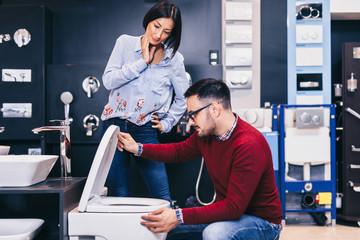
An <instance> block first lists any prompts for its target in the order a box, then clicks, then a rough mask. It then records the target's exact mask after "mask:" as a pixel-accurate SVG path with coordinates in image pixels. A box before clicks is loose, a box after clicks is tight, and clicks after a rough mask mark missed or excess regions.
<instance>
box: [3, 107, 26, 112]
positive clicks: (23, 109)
mask: <svg viewBox="0 0 360 240" xmlns="http://www.w3.org/2000/svg"><path fill="white" fill-rule="evenodd" d="M1 111H2V112H3V113H4V112H13V113H26V109H25V108H1Z"/></svg>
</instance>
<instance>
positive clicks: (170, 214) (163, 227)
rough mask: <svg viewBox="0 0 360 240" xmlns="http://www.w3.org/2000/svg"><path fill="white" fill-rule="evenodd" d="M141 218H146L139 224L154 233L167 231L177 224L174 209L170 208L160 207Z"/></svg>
mask: <svg viewBox="0 0 360 240" xmlns="http://www.w3.org/2000/svg"><path fill="white" fill-rule="evenodd" d="M141 218H142V219H144V220H146V222H141V225H143V226H145V227H147V228H148V229H149V230H150V231H152V232H154V233H161V232H169V231H170V230H172V229H174V228H175V227H176V226H177V225H179V222H178V220H177V217H176V213H175V210H174V209H170V208H160V209H158V210H155V211H153V212H150V213H149V214H148V215H145V216H142V217H141Z"/></svg>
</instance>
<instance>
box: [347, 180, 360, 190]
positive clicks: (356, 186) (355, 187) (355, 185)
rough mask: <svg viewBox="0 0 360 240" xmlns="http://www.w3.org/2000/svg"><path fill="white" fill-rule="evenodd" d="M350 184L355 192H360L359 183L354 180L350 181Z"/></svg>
mask: <svg viewBox="0 0 360 240" xmlns="http://www.w3.org/2000/svg"><path fill="white" fill-rule="evenodd" d="M349 184H350V187H352V188H353V190H354V191H355V192H360V186H359V185H357V184H356V183H353V182H352V181H349Z"/></svg>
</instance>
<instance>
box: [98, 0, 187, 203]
mask: <svg viewBox="0 0 360 240" xmlns="http://www.w3.org/2000/svg"><path fill="white" fill-rule="evenodd" d="M143 27H144V28H145V34H144V35H143V36H140V37H134V36H129V35H122V36H120V37H119V38H118V39H117V41H116V44H115V47H114V50H113V52H112V54H111V56H110V59H109V62H108V64H107V66H106V69H105V72H104V75H103V83H104V86H105V88H106V89H108V90H110V96H109V102H108V104H107V105H106V106H105V109H104V111H103V114H102V116H101V119H102V120H103V121H104V131H105V130H106V129H107V128H108V127H109V126H110V125H112V124H114V125H117V126H119V127H120V131H122V132H128V133H130V134H131V135H132V136H134V138H135V140H136V141H137V142H140V143H154V144H156V143H158V139H157V132H158V131H159V132H161V133H165V132H169V131H170V130H171V128H172V127H173V126H174V125H175V124H176V123H177V121H178V120H179V119H180V117H181V116H182V114H183V113H184V112H185V109H186V100H185V97H184V93H185V91H186V90H187V88H188V87H189V83H188V80H187V78H186V75H185V68H184V59H183V56H182V55H181V54H180V53H179V52H178V51H177V50H178V48H179V45H180V38H181V15H180V9H179V8H178V7H177V6H176V5H174V4H173V3H170V2H160V3H158V4H156V5H155V6H153V7H152V8H151V9H150V10H149V11H148V12H147V14H146V15H145V17H144V20H143ZM173 92H175V97H174V101H173V102H172V98H173ZM171 103H172V104H171ZM131 159H134V160H135V163H136V165H137V166H138V168H139V170H140V174H141V176H142V178H143V180H144V182H145V185H146V187H147V189H148V191H149V194H150V197H154V198H161V199H166V200H168V201H170V203H171V199H170V193H169V184H168V180H167V175H166V169H165V165H164V163H160V162H154V161H151V160H147V159H143V158H140V157H137V156H134V154H131V153H129V152H126V151H124V152H120V151H118V150H116V153H115V156H114V160H113V162H112V165H111V168H110V171H109V174H108V178H107V182H106V186H107V187H108V191H109V195H113V196H131V192H130V188H129V185H130V184H129V173H130V160H131Z"/></svg>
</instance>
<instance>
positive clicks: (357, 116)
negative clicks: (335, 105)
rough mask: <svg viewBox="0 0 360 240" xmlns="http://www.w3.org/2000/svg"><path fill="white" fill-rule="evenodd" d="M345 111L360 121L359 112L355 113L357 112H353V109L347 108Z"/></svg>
mask: <svg viewBox="0 0 360 240" xmlns="http://www.w3.org/2000/svg"><path fill="white" fill-rule="evenodd" d="M345 110H346V111H347V112H349V113H350V114H351V115H353V116H354V117H356V118H358V119H360V114H359V113H357V112H355V111H354V110H352V109H351V108H349V107H347V108H346V109H345Z"/></svg>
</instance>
